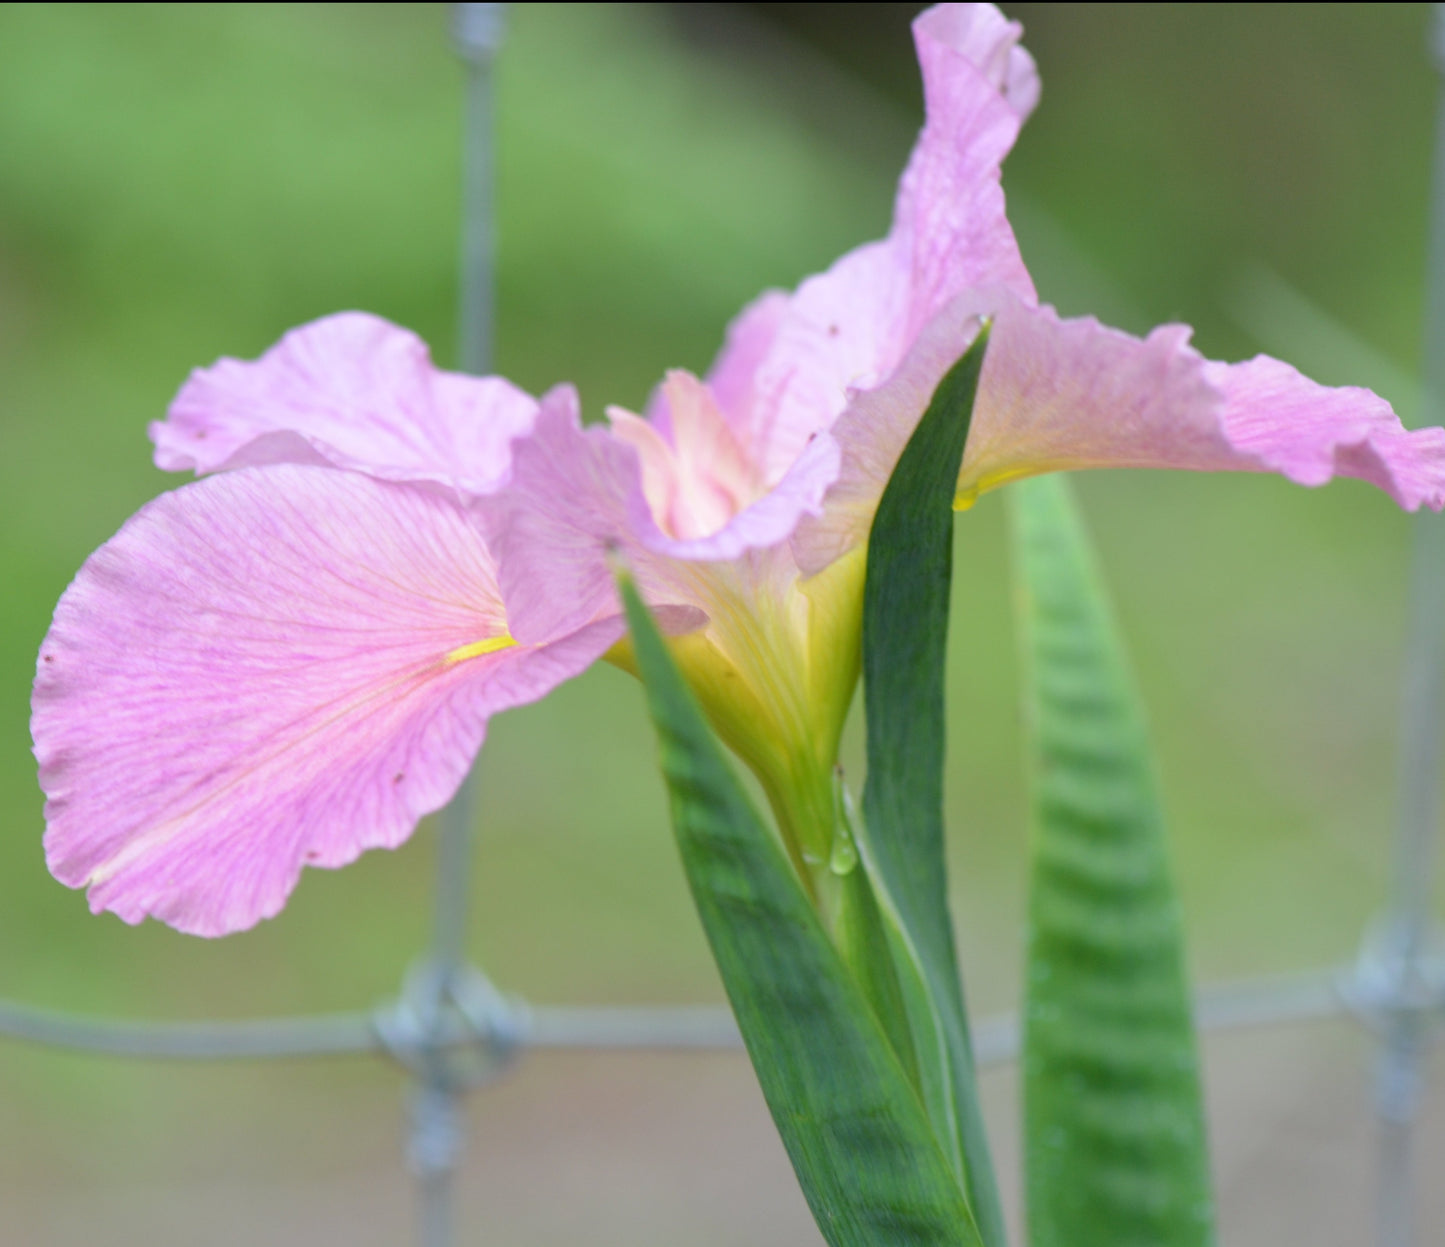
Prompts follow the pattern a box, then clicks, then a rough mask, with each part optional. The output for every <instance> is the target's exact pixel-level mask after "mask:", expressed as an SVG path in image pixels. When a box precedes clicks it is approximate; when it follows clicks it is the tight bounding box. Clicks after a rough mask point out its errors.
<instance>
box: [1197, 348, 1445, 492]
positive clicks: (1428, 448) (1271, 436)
mask: <svg viewBox="0 0 1445 1247" xmlns="http://www.w3.org/2000/svg"><path fill="white" fill-rule="evenodd" d="M1205 376H1206V377H1208V379H1209V380H1210V381H1211V382H1212V383H1213V384H1214V385H1215V386H1216V387H1217V388H1218V389H1219V390H1220V391H1221V392H1222V393H1223V395H1224V402H1225V405H1224V413H1223V417H1222V421H1223V427H1224V434H1225V436H1226V437H1227V438H1228V439H1229V442H1230V444H1231V445H1232V446H1233V447H1234V448H1235V450H1236V451H1238V452H1239V453H1240V454H1241V455H1243V456H1247V457H1248V458H1249V459H1251V460H1253V461H1255V463H1256V464H1257V465H1258V466H1259V467H1260V468H1261V469H1263V470H1268V471H1272V472H1280V473H1282V474H1283V475H1284V476H1287V477H1288V478H1289V479H1290V480H1292V481H1296V482H1298V483H1299V484H1301V485H1323V484H1324V483H1325V482H1326V481H1328V480H1330V479H1331V478H1332V477H1335V476H1353V477H1358V478H1359V479H1360V480H1364V481H1369V482H1370V483H1371V484H1372V485H1377V486H1379V487H1380V488H1381V489H1383V490H1384V491H1385V492H1386V493H1387V494H1389V495H1390V497H1392V498H1393V499H1394V500H1395V501H1396V502H1398V503H1399V504H1400V505H1401V506H1402V507H1404V508H1405V509H1406V510H1407V511H1414V510H1416V509H1417V508H1418V507H1420V506H1427V507H1430V508H1431V509H1432V510H1436V511H1438V510H1440V509H1441V507H1442V505H1445V429H1440V428H1428V429H1419V430H1416V431H1414V432H1410V431H1407V430H1406V429H1405V428H1404V427H1403V426H1402V425H1401V424H1400V421H1399V419H1398V418H1397V417H1396V415H1395V413H1394V411H1392V410H1391V408H1390V404H1389V403H1387V402H1385V400H1384V399H1382V398H1380V397H1379V396H1378V395H1376V394H1373V393H1371V392H1370V391H1369V390H1363V389H1358V388H1356V387H1354V386H1345V387H1341V388H1338V389H1331V388H1329V387H1326V386H1323V385H1317V384H1316V383H1315V382H1313V381H1311V380H1310V379H1309V378H1308V377H1304V376H1301V375H1300V374H1299V373H1298V372H1296V371H1295V369H1293V368H1291V367H1290V366H1289V365H1288V364H1285V363H1281V362H1280V361H1279V360H1277V359H1270V358H1269V357H1268V356H1266V355H1261V356H1258V357H1257V358H1255V359H1252V360H1249V361H1247V362H1246V363H1242V364H1219V363H1209V364H1207V365H1206V367H1205Z"/></svg>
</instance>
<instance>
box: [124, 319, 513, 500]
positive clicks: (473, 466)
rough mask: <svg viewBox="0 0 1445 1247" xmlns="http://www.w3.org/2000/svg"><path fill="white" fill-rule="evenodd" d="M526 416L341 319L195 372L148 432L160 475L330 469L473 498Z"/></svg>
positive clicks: (380, 328) (502, 471) (475, 382)
mask: <svg viewBox="0 0 1445 1247" xmlns="http://www.w3.org/2000/svg"><path fill="white" fill-rule="evenodd" d="M536 409H537V404H536V400H535V399H533V398H532V397H531V396H530V395H528V394H526V393H524V392H523V391H522V390H519V389H518V388H517V387H516V386H514V385H512V384H511V383H510V382H508V381H506V380H504V379H502V378H501V377H469V376H465V375H463V374H460V373H450V372H443V371H441V370H439V369H437V368H436V367H434V366H433V365H432V362H431V357H430V354H429V353H428V351H427V348H426V345H425V343H423V342H422V341H421V339H419V338H418V337H416V335H415V334H412V333H408V332H407V331H406V330H404V329H399V328H398V327H397V326H395V325H393V324H391V323H390V322H388V321H385V320H382V319H380V318H379V317H376V316H370V315H367V314H365V313H362V312H343V313H340V314H339V315H335V316H328V317H326V318H325V319H323V320H319V321H315V322H313V323H312V324H309V325H303V326H301V327H300V328H299V329H293V330H292V331H291V332H290V333H288V334H286V336H285V337H283V338H282V339H281V341H280V342H278V343H277V344H276V345H275V346H273V347H272V348H271V349H270V350H269V351H267V352H266V353H265V354H264V355H263V356H262V357H261V358H260V359H258V360H255V361H242V360H235V359H223V360H220V361H219V362H218V363H216V364H213V365H212V366H211V367H210V368H203V369H197V370H196V371H195V372H193V373H192V374H191V376H190V379H189V380H188V381H187V382H186V383H185V385H183V386H182V387H181V391H180V393H179V394H178V395H177V396H176V398H175V401H174V402H173V403H172V404H171V409H170V412H169V415H168V417H167V419H166V420H164V421H157V422H155V423H154V424H152V425H151V427H150V435H151V439H152V440H153V441H154V442H155V445H156V455H155V458H156V464H157V466H159V467H161V468H165V469H168V470H171V471H185V470H188V469H189V470H194V471H196V472H198V473H203V472H213V471H217V470H219V469H222V468H236V467H244V466H248V465H250V466H255V465H260V464H268V463H314V464H332V465H335V466H337V467H344V468H351V469H354V470H356V471H361V472H366V473H368V474H370V475H372V476H376V477H380V478H382V479H387V480H418V481H420V480H426V481H436V482H440V483H443V484H448V485H455V486H457V487H458V488H460V489H461V490H462V491H464V492H466V493H474V494H476V493H487V492H490V491H491V490H493V489H495V488H497V487H498V486H499V485H501V484H502V483H503V482H504V481H505V479H506V476H507V473H508V471H509V469H510V464H511V441H512V439H513V438H515V437H518V436H521V435H522V434H525V433H526V432H527V430H528V429H530V428H531V425H532V421H533V419H534V418H535V416H536Z"/></svg>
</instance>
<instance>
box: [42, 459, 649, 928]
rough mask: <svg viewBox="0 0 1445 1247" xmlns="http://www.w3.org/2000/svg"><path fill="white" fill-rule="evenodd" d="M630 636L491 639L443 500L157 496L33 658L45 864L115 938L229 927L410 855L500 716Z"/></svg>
mask: <svg viewBox="0 0 1445 1247" xmlns="http://www.w3.org/2000/svg"><path fill="white" fill-rule="evenodd" d="M620 634H621V627H620V625H617V624H612V623H608V624H603V625H599V626H596V627H594V628H591V629H584V630H583V631H581V632H579V633H577V634H575V635H573V636H571V637H568V638H565V639H564V640H563V641H561V642H560V643H558V644H556V645H552V646H548V647H545V648H541V649H538V648H534V647H527V646H521V645H507V644H505V643H504V639H505V618H504V617H503V615H502V613H501V606H500V602H499V600H498V594H497V589H496V583H495V577H494V572H493V565H492V561H491V557H490V555H489V553H488V551H487V549H486V547H485V546H484V544H483V543H482V540H481V538H480V536H479V535H478V533H477V530H476V527H475V525H474V522H473V520H472V518H471V516H470V515H469V513H468V512H467V511H466V510H464V509H463V508H461V507H459V506H457V505H455V504H453V503H451V502H450V501H448V500H447V499H446V498H445V497H443V496H441V495H438V494H437V493H435V492H434V491H430V490H423V489H417V488H414V487H410V486H402V485H389V484H384V483H380V482H376V481H373V480H370V479H368V478H366V477H364V476H359V475H355V474H352V473H346V472H336V471H331V470H328V469H323V468H315V467H302V466H292V465H286V466H278V467H270V468H254V469H247V470H244V471H240V472H235V473H228V474H226V475H224V476H219V477H214V478H211V479H209V480H205V481H202V482H199V483H197V484H194V485H189V486H186V487H184V488H182V489H180V490H177V491H176V492H174V493H170V494H166V495H163V496H161V497H160V498H158V499H156V500H155V501H154V502H152V503H150V504H149V505H148V506H146V507H145V508H143V509H142V510H141V511H140V512H139V513H138V514H137V515H136V516H134V517H133V518H132V519H131V520H130V521H129V522H128V523H127V524H126V525H125V527H123V528H122V529H121V531H120V533H119V534H117V536H116V537H114V538H113V539H112V540H111V541H109V542H108V543H107V544H106V545H105V546H103V547H102V548H101V549H100V550H98V551H97V552H96V553H95V554H94V555H93V556H92V557H91V558H90V559H89V560H88V561H87V563H86V564H85V566H84V567H83V568H82V569H81V571H80V573H79V575H77V577H76V579H75V581H74V583H73V584H72V585H71V586H70V588H69V589H68V590H67V591H66V593H65V595H64V596H63V597H62V598H61V601H60V604H59V606H58V607H57V609H56V613H55V620H54V623H53V624H52V626H51V629H50V632H49V634H48V635H47V636H46V638H45V641H44V643H43V645H42V646H41V651H40V658H39V662H38V664H37V673H36V680H35V688H34V694H33V699H32V709H33V717H32V723H31V728H32V733H33V736H34V741H35V754H36V758H37V759H38V761H39V763H40V782H41V787H42V788H43V789H44V790H45V793H46V795H47V797H48V801H47V805H46V817H47V821H48V825H49V826H48V831H47V833H46V837H45V850H46V857H47V860H48V862H49V864H50V868H51V870H52V871H53V872H54V874H55V875H56V877H57V878H58V879H60V880H61V881H62V882H63V883H66V884H69V885H70V886H72V887H88V888H89V892H90V905H91V908H92V909H93V910H95V911H97V912H98V911H100V910H112V911H114V912H115V913H116V914H118V915H119V916H120V917H121V918H122V919H124V920H125V921H126V922H132V923H133V922H139V921H140V920H141V919H142V918H144V917H146V916H147V915H149V916H153V917H156V918H159V919H161V920H162V921H164V922H167V923H169V924H170V925H172V926H174V927H177V928H179V929H180V930H182V931H187V932H191V933H194V934H197V935H207V936H215V935H223V934H226V933H228V932H232V931H238V930H242V929H244V928H246V927H249V926H251V925H253V924H254V923H256V922H257V921H259V920H261V919H263V918H266V917H270V916H272V915H274V914H275V913H276V912H277V911H279V910H280V909H281V907H282V906H283V905H284V903H285V901H286V898H287V896H288V894H289V893H290V891H291V889H292V888H293V887H294V886H295V884H296V882H297V879H298V877H299V875H300V873H301V870H302V868H303V867H304V866H307V865H314V866H326V867H334V866H340V865H343V864H345V863H346V862H349V861H351V860H352V859H354V858H355V857H356V856H357V855H358V854H360V853H361V852H362V851H363V850H365V849H369V848H374V847H395V846H396V845H398V844H400V843H401V842H402V841H404V840H405V839H406V838H407V837H408V836H409V835H410V834H411V831H412V829H413V828H414V827H415V826H416V823H417V820H418V819H420V818H421V817H422V816H423V815H424V814H427V813H428V812H430V811H432V810H435V809H437V808H439V807H440V806H441V805H443V804H445V802H446V801H447V800H448V799H449V798H450V797H451V796H452V794H453V793H454V792H455V791H456V788H457V786H458V785H459V784H460V782H461V780H462V778H463V777H464V776H465V775H466V772H467V770H468V768H469V766H470V765H471V762H472V759H473V757H474V756H475V754H476V752H477V750H478V748H479V747H480V746H481V743H482V739H483V735H484V732H485V728H486V723H487V719H488V717H489V716H490V715H491V714H494V713H496V712H497V711H499V710H501V709H504V708H506V707H509V706H513V705H518V704H521V703H523V702H527V701H532V700H535V699H536V698H538V697H541V696H542V695H544V694H545V693H546V692H548V691H549V690H550V689H551V688H553V687H554V686H555V685H556V684H558V683H559V682H561V681H562V680H565V679H567V678H569V677H570V676H572V675H575V674H577V673H578V672H580V671H581V670H583V669H584V668H585V667H586V666H588V665H589V664H590V663H591V662H592V661H593V660H594V659H595V658H596V657H597V656H598V655H599V654H601V653H602V652H603V650H605V649H606V647H607V646H608V645H610V644H612V643H613V642H614V641H615V640H616V638H617V637H618V636H619V635H620ZM499 638H501V640H499ZM488 641H491V642H493V644H479V643H485V642H488Z"/></svg>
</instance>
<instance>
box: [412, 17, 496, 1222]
mask: <svg viewBox="0 0 1445 1247" xmlns="http://www.w3.org/2000/svg"><path fill="white" fill-rule="evenodd" d="M502 23H503V6H502V5H501V4H476V3H470V4H458V5H456V6H455V8H454V10H453V36H454V38H455V41H456V47H457V52H458V54H459V56H460V58H461V62H462V68H463V72H464V75H465V85H464V99H465V106H464V115H463V125H462V162H461V165H462V194H461V265H460V282H459V297H458V309H457V312H458V314H457V323H458V342H457V357H458V363H459V365H460V367H461V369H462V371H464V372H470V373H474V374H480V373H485V372H486V371H488V369H489V368H490V367H491V358H492V319H493V317H492V307H493V289H492V287H493V254H494V247H493V230H494V224H493V214H492V170H493V153H492V149H493V139H494V122H493V99H492V94H493V93H492V64H493V61H494V60H495V57H496V52H497V48H498V46H499V45H500V43H501V38H502ZM474 812H475V801H474V800H473V779H472V777H470V776H468V778H467V779H466V780H465V781H464V782H463V783H462V786H461V788H460V789H459V790H458V792H457V794H456V796H455V797H454V798H453V799H452V801H451V803H450V804H449V805H448V806H447V807H446V809H444V810H443V811H442V813H441V817H440V819H439V820H438V821H439V829H438V843H437V880H436V899H435V907H434V913H433V925H432V941H431V948H430V950H429V951H428V954H427V957H426V959H425V960H424V961H423V963H422V964H421V966H420V967H418V969H417V971H415V972H414V974H413V976H412V980H411V983H410V985H409V994H410V999H409V1000H408V997H407V996H404V997H403V1008H406V1007H408V1005H409V1006H410V1008H411V1011H412V1015H413V1016H412V1021H413V1022H414V1024H416V1025H417V1027H418V1030H419V1034H420V1036H421V1038H422V1042H421V1044H420V1045H418V1049H417V1055H418V1059H417V1061H416V1064H415V1066H414V1070H415V1081H414V1085H413V1087H412V1090H411V1097H410V1105H409V1108H410V1112H409V1117H410V1138H409V1140H408V1147H407V1155H408V1160H409V1163H410V1166H411V1170H412V1173H413V1175H414V1177H415V1180H416V1198H417V1219H418V1224H417V1237H418V1242H419V1243H420V1244H421V1247H449V1244H451V1243H452V1242H453V1241H454V1239H455V1233H454V1224H453V1222H454V1219H455V1206H456V1191H455V1178H456V1170H457V1165H458V1162H459V1160H460V1158H461V1153H462V1148H463V1145H464V1122H463V1108H464V1102H463V1096H464V1095H465V1093H466V1091H467V1088H468V1085H469V1084H470V1083H471V1082H472V1081H475V1080H476V1076H475V1074H469V1073H468V1072H464V1071H463V1070H462V1069H460V1068H459V1066H458V1063H457V1061H456V1059H455V1056H456V1053H455V1052H454V1050H453V1049H452V1047H451V1046H450V1045H448V1044H447V1043H446V1042H445V1030H446V1026H447V1022H448V1015H449V1014H452V1013H454V1012H455V1011H457V1010H458V1009H461V1010H463V1011H465V1009H466V1001H465V1000H464V999H463V993H464V991H466V990H467V987H468V985H469V984H471V985H475V984H474V980H475V979H476V978H477V977H479V976H478V975H477V972H476V971H474V970H471V969H470V967H469V965H468V962H467V952H466V937H467V916H468V911H469V909H470V899H471V881H472V849H473V835H474V830H473V827H474ZM478 994H482V995H485V994H486V985H482V986H481V987H480V988H479V990H478V991H474V992H473V996H474V997H475V996H476V995H478ZM475 1020H477V1021H479V1022H480V1024H481V1027H482V1029H483V1030H484V1031H485V1030H486V1029H488V1023H487V1019H486V1018H485V1017H483V1018H480V1019H475Z"/></svg>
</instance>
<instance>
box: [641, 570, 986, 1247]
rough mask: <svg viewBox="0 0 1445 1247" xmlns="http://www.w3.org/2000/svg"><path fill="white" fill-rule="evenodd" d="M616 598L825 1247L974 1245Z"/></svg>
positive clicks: (699, 731) (735, 802) (896, 1086)
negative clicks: (827, 1245) (630, 637)
mask: <svg viewBox="0 0 1445 1247" xmlns="http://www.w3.org/2000/svg"><path fill="white" fill-rule="evenodd" d="M621 591H622V597H623V601H624V603H625V605H626V608H627V618H628V623H629V625H630V626H631V629H632V639H633V645H634V647H635V652H636V659H637V667H638V671H639V673H640V675H641V677H642V681H643V683H644V685H645V686H646V689H647V698H648V705H649V707H650V709H651V712H652V718H653V722H654V723H655V725H656V727H657V733H658V738H659V741H660V745H661V753H662V768H663V773H664V775H665V777H666V780H667V786H668V792H669V795H670V798H671V805H672V819H673V829H674V831H675V832H676V834H677V843H678V847H679V849H680V850H681V853H682V861H683V867H684V869H685V870H686V873H687V878H688V883H689V885H690V886H691V888H692V894H693V899H694V901H695V902H696V903H697V908H698V913H699V914H700V915H701V917H702V923H703V927H704V929H705V930H706V932H707V937H708V940H709V942H710V943H711V945H712V950H713V956H714V957H715V958H716V960H717V964H718V968H719V970H720V971H721V972H722V979H723V984H724V986H725V987H726V988H727V992H728V998H729V999H730V1000H731V1001H732V1006H733V1012H734V1013H735V1014H736V1016H737V1020H738V1026H739V1028H740V1029H741V1031H742V1034H743V1039H744V1041H745V1042H746V1044H747V1048H748V1055H749V1056H750V1057H751V1058H752V1062H753V1068H754V1069H755V1070H756V1071H757V1075H758V1081H759V1082H760V1083H761V1085H762V1089H763V1095H764V1096H765V1097H766V1099H767V1102H768V1107H769V1109H771V1111H772V1114H773V1120H774V1122H776V1124H777V1127H778V1131H779V1133H780V1134H781V1135H782V1138H783V1143H784V1145H785V1146H786V1147H787V1150H788V1155H789V1156H790V1157H791V1158H792V1162H793V1168H794V1169H795V1171H796V1172H797V1175H798V1180H799V1182H800V1183H801V1184H802V1187H803V1192H804V1194H805V1195H806V1196H807V1199H808V1203H809V1206H810V1207H811V1208H812V1210H813V1215H814V1217H815V1218H816V1219H817V1222H818V1227H819V1229H821V1230H822V1232H823V1236H824V1238H826V1239H827V1240H828V1242H829V1243H830V1244H832V1245H833V1247H909V1245H914V1244H916V1245H917V1247H955V1245H956V1247H980V1244H979V1238H978V1233H977V1231H976V1230H975V1228H974V1225H973V1221H972V1218H971V1217H970V1215H969V1210H968V1205H967V1203H966V1202H965V1200H964V1197H963V1193H962V1191H961V1189H960V1187H959V1185H958V1181H957V1179H956V1177H955V1175H954V1173H953V1170H952V1168H951V1166H950V1165H949V1163H948V1161H947V1159H946V1158H945V1157H944V1155H943V1153H942V1151H941V1150H940V1149H939V1146H938V1143H937V1141H936V1139H935V1138H934V1135H933V1132H932V1129H931V1128H930V1124H929V1120H928V1117H927V1115H926V1114H925V1112H924V1110H923V1107H922V1105H921V1104H920V1103H919V1100H918V1097H917V1094H916V1092H915V1091H914V1088H913V1086H912V1084H911V1082H910V1081H909V1078H908V1075H907V1074H906V1073H905V1071H904V1068H903V1066H902V1065H901V1064H900V1062H899V1060H898V1058H897V1056H896V1055H895V1053H894V1051H893V1049H892V1047H891V1046H890V1044H889V1042H888V1039H887V1037H886V1036H885V1034H884V1032H883V1029H882V1027H881V1026H880V1024H879V1022H878V1020H877V1018H876V1017H875V1015H874V1013H873V1011H872V1009H871V1008H870V1007H869V1005H868V1003H867V1001H866V1000H865V999H864V997H863V994H862V992H861V990H860V988H859V987H858V985H857V983H856V982H855V980H854V979H853V977H852V975H851V974H850V973H849V971H848V969H847V967H846V966H845V965H844V964H843V961H842V959H841V958H840V957H839V955H838V952H837V951H836V949H835V948H834V947H833V945H832V943H831V941H830V940H829V938H828V935H827V933H826V932H825V931H824V930H823V927H822V925H821V923H820V921H819V919H818V917H817V914H816V913H815V912H814V910H813V907H812V905H811V903H810V902H809V900H808V898H807V896H806V895H805V894H804V892H803V889H802V887H801V885H800V884H799V882H798V880H797V878H796V876H795V875H794V873H793V870H792V867H791V866H790V865H789V864H788V861H787V859H786V858H785V856H784V854H783V852H782V849H781V848H780V847H779V845H778V844H777V842H776V841H775V839H774V837H773V834H772V832H771V831H770V830H769V829H768V827H767V825H766V824H765V823H764V822H763V820H762V819H761V818H760V817H759V815H758V814H757V812H756V811H755V810H754V809H753V807H752V804H751V802H750V801H749V800H748V798H747V795H746V793H745V792H744V790H743V788H742V786H741V784H740V783H739V782H738V780H737V777H736V776H735V775H734V774H733V772H732V770H731V768H730V767H729V766H728V763H727V762H726V760H725V759H724V757H723V754H722V750H721V747H720V746H719V745H718V743H717V742H716V740H715V739H714V738H713V736H712V733H711V731H710V730H709V729H708V727H707V725H706V723H705V721H704V719H703V716H702V712H701V711H700V710H699V709H698V707H697V704H696V703H695V702H694V700H693V698H692V695H691V693H690V692H689V691H688V689H687V687H686V685H685V684H684V683H683V680H682V677H681V676H680V675H679V674H678V671H677V668H676V667H675V666H674V664H673V662H672V658H671V656H670V655H669V654H668V652H667V647H666V645H665V643H664V642H663V640H662V637H661V635H660V634H659V633H658V630H657V627H656V625H655V624H654V623H653V621H652V619H651V617H650V616H649V614H648V613H647V609H646V608H645V607H644V606H643V605H642V602H641V599H640V598H639V597H638V595H637V592H636V589H635V588H634V587H633V585H632V583H631V581H630V580H629V579H627V578H625V577H624V578H623V579H622V582H621Z"/></svg>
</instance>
